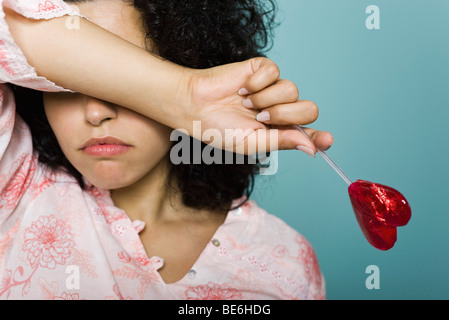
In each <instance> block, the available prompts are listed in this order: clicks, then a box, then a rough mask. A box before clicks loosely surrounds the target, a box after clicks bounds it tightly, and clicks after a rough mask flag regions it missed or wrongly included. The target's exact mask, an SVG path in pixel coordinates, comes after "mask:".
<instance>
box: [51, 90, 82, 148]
mask: <svg viewBox="0 0 449 320" xmlns="http://www.w3.org/2000/svg"><path fill="white" fill-rule="evenodd" d="M73 98H74V97H70V96H69V97H67V96H66V95H64V94H60V93H45V94H44V109H45V114H46V116H47V119H48V122H49V124H50V127H51V128H52V130H53V132H54V134H55V136H56V138H57V139H58V142H59V144H60V145H61V148H63V149H64V146H65V144H66V142H67V141H70V137H72V138H73V137H74V134H75V131H76V129H75V127H76V126H75V124H76V121H75V120H76V119H77V118H78V117H79V110H78V109H79V107H77V101H76V100H75V99H73Z"/></svg>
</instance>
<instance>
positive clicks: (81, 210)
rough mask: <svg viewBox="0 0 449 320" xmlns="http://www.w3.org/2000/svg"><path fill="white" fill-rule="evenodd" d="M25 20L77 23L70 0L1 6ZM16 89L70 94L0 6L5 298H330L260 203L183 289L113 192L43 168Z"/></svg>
mask: <svg viewBox="0 0 449 320" xmlns="http://www.w3.org/2000/svg"><path fill="white" fill-rule="evenodd" d="M0 2H2V4H3V6H7V7H10V8H11V9H13V10H15V11H16V12H19V13H20V14H22V15H24V16H26V17H30V18H35V19H42V18H43V19H49V18H52V17H58V16H63V15H76V14H77V13H76V10H74V9H73V8H72V7H70V6H68V5H67V4H65V3H64V2H63V1H61V0H52V1H48V0H3V1H2V0H0ZM7 83H14V84H17V85H21V86H25V87H29V88H34V89H38V90H43V91H63V90H66V89H63V88H60V87H58V86H56V85H55V84H53V83H51V82H50V81H48V80H46V79H44V78H42V77H38V76H37V74H36V72H35V70H34V68H33V67H31V66H30V65H29V64H28V63H27V61H26V58H25V57H24V56H23V54H22V52H21V51H20V49H19V48H18V47H17V45H16V44H15V43H14V41H13V38H12V36H11V34H10V33H9V29H8V26H7V24H6V22H5V21H4V13H3V8H2V7H1V6H0V103H1V104H0V299H8V298H9V299H322V298H324V295H325V289H324V280H323V277H322V274H321V272H320V269H319V265H318V262H317V259H316V256H315V253H314V251H313V249H312V248H311V246H310V245H309V243H308V242H307V241H306V239H304V237H302V236H301V235H300V234H298V233H297V232H296V231H295V230H293V229H292V228H290V227H289V226H287V225H286V224H285V223H284V222H282V221H281V220H280V219H278V218H276V217H275V216H273V215H270V214H267V213H266V212H265V211H264V210H263V209H261V208H259V207H258V206H257V205H256V203H255V202H254V201H252V200H250V201H248V202H247V203H246V204H245V205H243V206H242V207H240V208H238V209H236V210H233V211H229V213H228V215H227V218H226V220H225V222H224V224H223V225H221V226H220V227H219V228H218V230H217V231H216V233H215V235H214V236H213V238H212V239H211V240H210V242H209V243H208V245H207V246H206V248H205V249H204V251H203V252H202V254H201V255H200V257H199V258H198V260H197V261H196V263H195V264H194V266H193V267H192V269H191V270H190V271H189V272H188V273H187V274H186V275H185V276H184V278H182V279H181V280H180V281H178V282H176V283H171V284H166V283H164V281H163V279H162V278H161V277H160V275H159V273H158V271H157V270H158V269H159V268H160V267H161V266H162V265H163V263H164V262H163V259H162V258H160V257H156V256H148V255H147V253H146V251H145V249H144V247H143V244H142V242H141V240H140V237H139V232H140V231H141V230H142V229H143V228H144V223H143V222H141V221H131V220H130V218H129V217H128V216H127V215H126V213H125V212H124V211H123V210H121V209H119V208H117V207H115V206H114V204H113V203H112V200H111V198H110V195H109V192H108V191H106V190H100V189H97V188H95V187H93V186H90V187H89V188H88V191H83V190H82V189H81V188H80V187H79V185H78V184H77V183H76V181H75V180H74V178H72V177H71V176H68V175H67V174H64V173H62V172H51V171H50V170H49V169H48V168H47V167H46V166H45V165H43V164H41V163H39V162H38V160H37V155H36V153H34V152H33V148H32V142H31V136H30V131H29V129H28V127H27V126H26V124H25V123H24V122H23V121H22V120H21V119H20V118H19V117H18V116H17V115H16V113H15V103H14V97H13V94H12V91H11V89H10V87H9V85H8V84H7Z"/></svg>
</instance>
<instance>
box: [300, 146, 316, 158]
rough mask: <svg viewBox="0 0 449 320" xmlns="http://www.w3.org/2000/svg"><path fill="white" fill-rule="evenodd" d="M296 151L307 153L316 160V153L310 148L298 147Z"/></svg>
mask: <svg viewBox="0 0 449 320" xmlns="http://www.w3.org/2000/svg"><path fill="white" fill-rule="evenodd" d="M296 149H298V150H300V151H302V152H305V153H307V154H308V155H309V156H312V157H314V158H315V152H313V150H312V149H310V148H308V147H304V146H297V147H296Z"/></svg>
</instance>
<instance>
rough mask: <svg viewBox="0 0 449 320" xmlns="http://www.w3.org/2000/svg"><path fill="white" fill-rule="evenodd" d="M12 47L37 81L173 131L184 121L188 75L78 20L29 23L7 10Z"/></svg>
mask: <svg viewBox="0 0 449 320" xmlns="http://www.w3.org/2000/svg"><path fill="white" fill-rule="evenodd" d="M5 14H6V21H7V23H8V25H9V28H10V31H11V34H12V35H13V37H14V40H15V42H16V44H17V45H18V46H19V47H20V48H21V50H22V51H23V53H24V55H25V57H26V58H27V60H28V62H29V63H30V65H32V66H33V67H34V68H35V69H36V72H37V74H38V75H40V76H43V77H45V78H47V79H49V80H50V81H53V82H54V83H56V84H57V85H59V86H61V87H64V88H67V89H71V90H73V91H76V92H80V93H83V94H86V95H89V96H93V97H96V98H99V99H102V100H106V101H110V102H112V103H115V104H118V105H121V106H124V107H127V108H130V109H132V110H134V111H136V112H139V113H141V114H143V115H145V116H147V117H150V118H152V119H154V120H156V121H159V122H161V123H164V124H166V125H168V126H172V127H175V126H176V125H177V124H178V123H177V121H176V118H177V117H180V116H183V115H182V113H183V108H182V107H183V106H181V105H180V104H182V101H186V95H187V85H188V82H189V69H185V68H183V67H180V66H178V65H175V64H173V63H170V62H168V61H165V60H163V59H160V58H159V57H156V56H154V55H151V54H150V53H148V52H147V51H146V50H145V49H143V48H140V47H138V46H136V45H134V44H132V43H130V42H128V41H125V40H123V39H122V38H120V37H118V36H116V35H114V34H112V33H110V32H109V31H107V30H105V29H103V28H101V27H99V26H97V25H95V24H93V23H91V22H89V21H87V20H85V19H81V21H80V28H78V29H68V28H67V27H66V18H65V17H62V18H55V19H52V20H32V19H27V18H24V17H23V16H21V15H19V14H17V13H15V12H12V11H10V10H8V9H6V8H5Z"/></svg>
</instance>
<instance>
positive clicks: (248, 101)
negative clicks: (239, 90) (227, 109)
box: [242, 99, 254, 108]
mask: <svg viewBox="0 0 449 320" xmlns="http://www.w3.org/2000/svg"><path fill="white" fill-rule="evenodd" d="M242 104H243V106H244V107H245V108H253V107H254V105H253V102H252V101H251V99H245V100H243V102H242Z"/></svg>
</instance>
